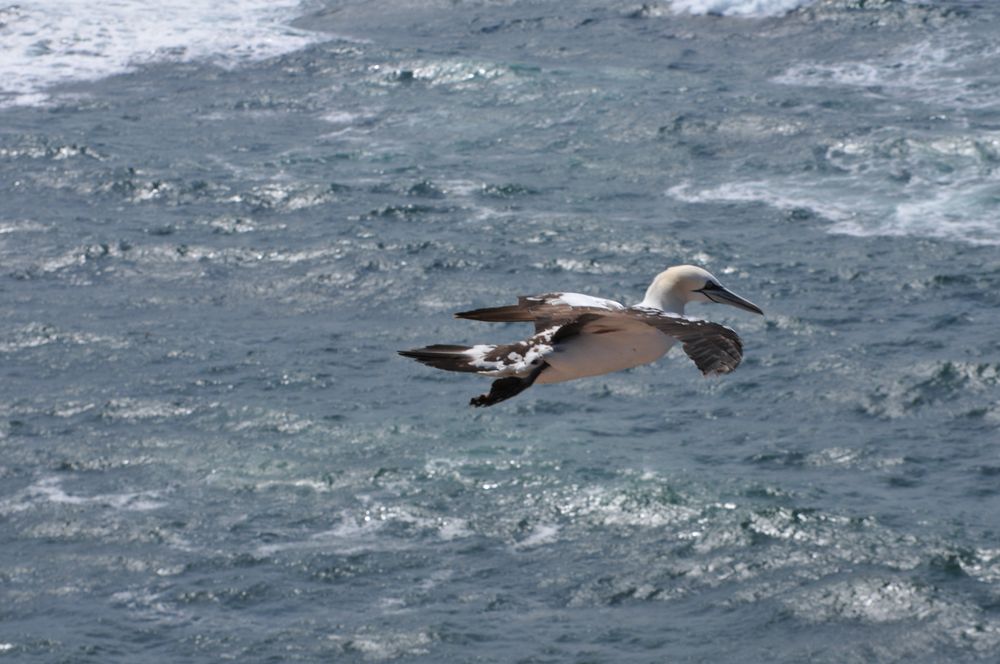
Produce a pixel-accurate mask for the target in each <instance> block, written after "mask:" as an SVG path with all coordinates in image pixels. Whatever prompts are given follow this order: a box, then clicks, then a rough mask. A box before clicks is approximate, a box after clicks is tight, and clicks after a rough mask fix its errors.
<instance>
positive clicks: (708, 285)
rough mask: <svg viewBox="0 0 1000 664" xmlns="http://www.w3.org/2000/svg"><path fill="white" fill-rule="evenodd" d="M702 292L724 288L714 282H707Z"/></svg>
mask: <svg viewBox="0 0 1000 664" xmlns="http://www.w3.org/2000/svg"><path fill="white" fill-rule="evenodd" d="M702 290H703V291H713V290H722V286H720V285H719V284H717V283H715V282H714V281H706V282H705V286H704V287H703V288H702Z"/></svg>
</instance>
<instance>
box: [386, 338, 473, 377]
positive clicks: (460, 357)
mask: <svg viewBox="0 0 1000 664" xmlns="http://www.w3.org/2000/svg"><path fill="white" fill-rule="evenodd" d="M469 350H472V347H471V346H458V345H454V344H434V345H433V346H425V347H424V348H414V349H412V350H401V351H398V352H399V354H400V355H402V356H403V357H410V358H413V359H414V360H416V361H417V362H420V363H422V364H426V365H427V366H429V367H434V368H435V369H444V370H445V371H464V372H468V373H478V372H480V371H482V370H483V368H482V366H478V367H477V366H476V365H474V364H472V361H473V357H472V356H471V355H469V354H468V352H467V351H469Z"/></svg>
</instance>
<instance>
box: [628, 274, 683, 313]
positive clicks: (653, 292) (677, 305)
mask: <svg viewBox="0 0 1000 664" xmlns="http://www.w3.org/2000/svg"><path fill="white" fill-rule="evenodd" d="M686 303H687V302H686V301H685V300H684V298H682V297H681V296H680V294H679V293H677V292H676V291H675V290H674V289H672V288H666V289H665V288H662V287H658V284H657V283H656V282H653V283H652V284H651V285H650V286H649V288H647V289H646V297H645V298H643V300H642V302H640V303H639V304H640V306H643V307H653V308H655V309H662V310H663V311H667V312H669V313H672V314H677V315H679V316H683V315H684V305H685V304H686Z"/></svg>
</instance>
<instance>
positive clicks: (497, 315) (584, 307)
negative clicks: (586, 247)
mask: <svg viewBox="0 0 1000 664" xmlns="http://www.w3.org/2000/svg"><path fill="white" fill-rule="evenodd" d="M624 310H625V306H624V305H622V304H621V303H619V302H615V301H614V300H605V299H604V298H600V297H593V296H590V295H583V294H582V293H545V294H543V295H522V296H520V297H518V298H517V304H511V305H509V306H506V307H491V308H488V309H475V310H473V311H460V312H459V313H457V314H455V317H456V318H467V319H469V320H481V321H486V322H489V323H534V324H535V332H536V333H537V332H541V331H542V330H545V329H547V328H549V327H552V326H553V325H558V324H561V323H569V322H571V321H573V320H574V319H576V318H577V317H579V316H581V315H583V314H587V313H608V312H612V311H624Z"/></svg>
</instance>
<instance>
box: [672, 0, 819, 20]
mask: <svg viewBox="0 0 1000 664" xmlns="http://www.w3.org/2000/svg"><path fill="white" fill-rule="evenodd" d="M813 2H814V0H673V2H671V3H670V8H671V9H672V10H673V11H675V12H684V13H687V14H718V15H721V16H750V17H761V16H783V15H784V14H787V13H788V12H790V11H792V10H793V9H797V8H799V7H802V6H804V5H809V4H812V3H813Z"/></svg>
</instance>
